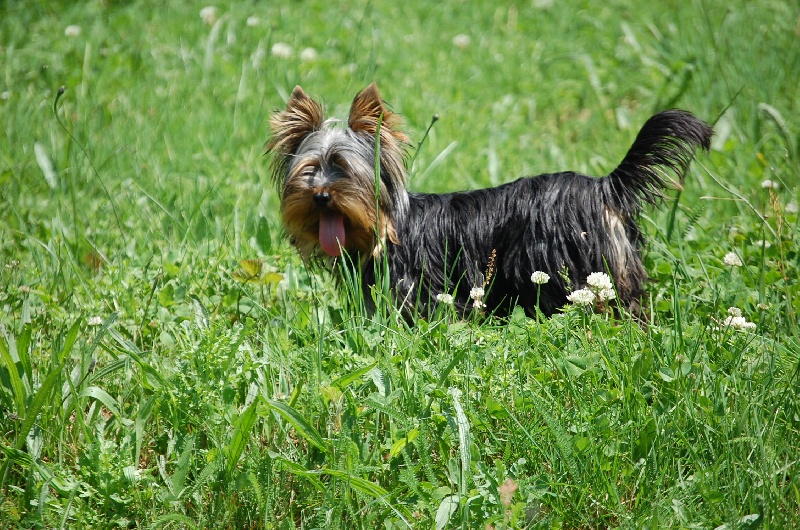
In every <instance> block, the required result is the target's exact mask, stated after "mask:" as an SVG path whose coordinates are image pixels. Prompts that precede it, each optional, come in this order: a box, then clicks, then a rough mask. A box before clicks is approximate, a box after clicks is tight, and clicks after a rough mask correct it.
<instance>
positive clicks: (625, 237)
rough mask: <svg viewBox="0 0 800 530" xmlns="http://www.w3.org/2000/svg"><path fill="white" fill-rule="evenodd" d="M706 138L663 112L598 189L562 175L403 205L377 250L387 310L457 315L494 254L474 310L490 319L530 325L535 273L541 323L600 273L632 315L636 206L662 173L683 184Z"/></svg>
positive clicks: (640, 270) (652, 197) (707, 133)
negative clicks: (445, 297)
mask: <svg viewBox="0 0 800 530" xmlns="http://www.w3.org/2000/svg"><path fill="white" fill-rule="evenodd" d="M711 135H712V129H711V128H710V127H709V126H708V125H707V124H705V123H704V122H702V121H700V120H698V119H697V118H695V117H694V116H692V115H691V114H689V113H688V112H684V111H679V110H670V111H666V112H662V113H659V114H656V115H655V116H653V117H652V118H650V120H648V121H647V123H646V124H645V125H644V127H643V128H642V130H641V131H640V133H639V135H638V136H637V138H636V141H635V142H634V144H633V146H632V147H631V149H630V150H629V151H628V153H627V155H626V156H625V158H624V159H623V161H622V162H621V163H620V165H619V166H618V167H617V168H616V169H615V170H614V171H612V172H611V174H609V175H608V176H606V177H602V178H595V177H588V176H584V175H580V174H577V173H573V172H563V173H554V174H546V175H540V176H537V177H532V178H523V179H519V180H517V181H515V182H511V183H508V184H504V185H501V186H498V187H496V188H490V189H481V190H475V191H467V192H458V193H446V194H441V195H434V194H422V193H410V194H409V195H408V199H409V205H408V209H407V211H406V213H405V214H404V215H402V216H399V217H395V218H394V219H393V222H394V226H395V230H396V232H397V236H398V240H399V244H394V243H391V242H389V243H387V245H386V249H385V252H386V258H387V260H388V264H389V272H390V278H391V283H392V285H394V286H395V293H394V296H395V298H396V300H397V301H405V308H404V309H405V310H406V311H407V312H409V311H410V312H413V308H414V307H415V306H416V309H417V310H418V311H419V312H420V313H422V314H428V313H429V312H430V311H431V310H432V309H433V308H434V307H435V304H436V303H437V302H436V298H435V297H436V295H437V294H440V293H450V294H452V295H453V296H454V302H455V305H456V307H457V308H458V309H459V310H461V311H466V310H468V309H469V308H470V307H471V300H470V298H469V294H470V289H471V288H472V287H475V286H483V282H484V279H485V275H486V274H487V272H489V271H488V270H487V267H488V265H489V261H490V257H491V256H492V253H493V251H494V252H495V254H496V255H495V258H494V268H493V271H492V273H493V278H492V280H491V284H490V285H489V286H487V293H486V296H485V299H484V302H485V304H486V310H487V311H489V312H494V313H495V314H500V315H503V314H507V313H509V311H510V310H511V309H512V308H513V307H514V305H516V304H518V305H520V306H522V307H523V308H524V309H525V311H526V312H527V313H528V314H529V315H534V314H535V312H536V310H535V306H536V301H537V286H536V285H534V284H533V283H532V282H531V274H532V273H533V272H534V271H537V270H540V271H544V272H546V273H547V274H549V276H550V281H549V282H548V283H547V284H545V285H542V286H541V294H540V298H539V308H540V309H541V311H542V312H543V313H544V314H545V315H551V314H552V313H554V312H555V311H556V310H557V309H558V308H559V307H562V306H563V305H565V304H566V303H567V300H566V296H567V295H568V294H569V293H570V291H571V290H574V289H577V288H579V287H583V286H584V285H585V280H586V278H587V276H588V275H589V274H591V273H592V272H608V273H610V275H611V277H612V278H613V280H614V284H615V288H616V290H617V295H618V300H619V303H620V305H621V306H622V307H624V308H626V309H628V310H629V311H631V312H632V313H634V314H636V315H638V314H639V312H640V298H641V296H642V294H643V292H644V283H645V281H646V279H647V274H646V272H645V269H644V266H643V264H642V259H641V250H642V245H643V243H644V237H643V235H642V233H641V231H640V230H639V227H638V226H637V224H636V218H637V217H638V214H639V213H640V211H641V208H642V203H643V202H648V203H651V204H655V203H657V202H658V201H659V199H660V198H661V197H662V189H663V188H664V187H665V185H666V184H667V180H666V174H665V173H664V170H668V171H671V172H672V173H675V174H676V175H677V176H678V178H679V180H680V181H681V182H682V181H683V177H684V174H685V172H686V170H687V168H688V165H689V163H690V162H691V160H692V159H693V157H694V152H695V150H696V149H697V148H703V149H705V150H708V149H709V145H710V139H711ZM374 259H375V258H371V259H369V260H368V261H367V262H366V263H364V264H363V267H362V271H363V282H364V284H365V286H369V285H372V284H374V282H375V277H374V270H375V264H374ZM377 259H382V256H381V257H378V258H377ZM564 273H566V276H567V277H568V278H569V281H565V279H564V278H563V277H562V276H563V275H564ZM366 292H368V290H366Z"/></svg>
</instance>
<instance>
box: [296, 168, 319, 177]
mask: <svg viewBox="0 0 800 530" xmlns="http://www.w3.org/2000/svg"><path fill="white" fill-rule="evenodd" d="M316 174H317V166H306V167H304V168H303V169H302V170H300V175H301V176H303V177H313V176H314V175H316Z"/></svg>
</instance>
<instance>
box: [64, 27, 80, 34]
mask: <svg viewBox="0 0 800 530" xmlns="http://www.w3.org/2000/svg"><path fill="white" fill-rule="evenodd" d="M80 34H81V27H80V26H76V25H74V24H70V25H69V26H67V27H66V28H64V35H66V36H67V37H77V36H78V35H80Z"/></svg>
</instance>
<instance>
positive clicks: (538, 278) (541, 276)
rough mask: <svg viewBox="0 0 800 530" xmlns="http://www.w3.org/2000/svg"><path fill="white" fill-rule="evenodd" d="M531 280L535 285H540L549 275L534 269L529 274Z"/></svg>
mask: <svg viewBox="0 0 800 530" xmlns="http://www.w3.org/2000/svg"><path fill="white" fill-rule="evenodd" d="M531 281H532V282H533V283H535V284H537V285H542V284H544V283H547V282H549V281H550V275H549V274H547V273H546V272H542V271H534V272H533V274H531Z"/></svg>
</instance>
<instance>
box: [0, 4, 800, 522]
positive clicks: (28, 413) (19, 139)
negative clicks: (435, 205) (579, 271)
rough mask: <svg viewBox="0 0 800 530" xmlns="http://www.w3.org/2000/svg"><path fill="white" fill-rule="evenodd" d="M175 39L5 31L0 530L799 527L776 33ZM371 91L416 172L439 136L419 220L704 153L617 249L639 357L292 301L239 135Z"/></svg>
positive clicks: (796, 45)
mask: <svg viewBox="0 0 800 530" xmlns="http://www.w3.org/2000/svg"><path fill="white" fill-rule="evenodd" d="M203 7H204V4H202V3H200V4H197V3H191V2H187V3H183V2H171V3H167V4H166V5H164V6H157V5H156V4H154V3H147V2H128V3H118V2H86V3H72V2H34V1H31V2H17V3H3V4H2V5H1V6H0V57H2V59H0V69H1V70H2V80H0V117H1V118H0V119H2V122H3V125H4V130H5V139H4V140H5V141H3V142H0V358H2V361H0V406H1V407H2V414H1V415H0V449H2V451H1V454H2V456H0V527H2V528H45V527H46V528H85V527H97V528H244V527H249V528H378V527H383V528H408V527H412V528H446V527H447V528H598V527H618V528H634V527H635V528H640V527H641V528H689V527H691V528H716V529H743V528H754V527H756V526H759V525H760V526H763V527H765V528H792V527H796V526H798V525H800V509H799V508H798V506H800V480H799V479H798V477H800V470H798V466H799V465H800V464H799V463H798V455H800V398H798V396H797V391H796V389H797V388H798V370H800V365H799V364H798V351H800V344H798V342H800V341H798V311H800V286H799V284H798V277H797V270H798V265H800V264H799V263H798V243H799V242H798V239H800V238H799V237H798V233H799V232H798V214H797V206H796V205H797V203H798V199H799V198H800V197H799V195H800V193H799V192H798V186H797V182H799V181H800V180H798V176H800V175H798V173H799V171H798V168H800V161H799V160H798V156H799V155H800V143H799V142H798V138H799V137H800V129H799V128H798V123H797V120H796V116H798V114H800V91H799V90H798V85H797V79H800V40H798V27H800V26H798V24H799V22H798V21H799V20H800V19H798V13H797V9H796V8H795V6H794V4H793V3H792V2H780V1H768V0H755V1H741V0H733V1H727V2H720V1H717V0H693V1H690V2H657V3H651V5H648V6H644V5H643V4H641V3H629V2H610V3H605V4H603V5H600V4H598V3H596V2H547V1H543V0H536V1H533V2H529V3H525V4H520V5H495V4H493V3H491V2H472V3H470V4H466V5H465V4H463V3H456V2H439V3H430V2H422V1H420V0H409V1H406V2H400V3H384V2H368V1H362V0H355V1H353V2H349V3H345V4H342V5H336V4H333V3H330V2H322V1H316V0H304V1H302V2H288V3H285V2H284V3H268V4H263V3H249V2H242V3H234V4H231V5H223V4H218V5H217V15H216V20H212V21H211V23H206V22H204V21H203V20H202V19H201V17H200V15H199V13H200V10H201V8H203ZM248 17H257V19H258V20H254V19H251V21H250V24H248V22H247V21H248ZM254 22H257V24H253V23H254ZM68 25H75V26H78V27H79V28H80V33H79V34H78V35H75V36H68V35H66V34H65V30H66V27H67V26H68ZM456 35H466V36H468V37H469V39H468V40H469V42H466V39H464V38H460V39H456V40H455V43H454V37H455V36H456ZM276 43H285V44H288V45H289V46H290V47H291V48H292V50H293V51H292V53H291V56H290V57H288V58H284V57H280V56H278V55H275V54H273V53H272V51H273V46H274V45H275V44H276ZM456 43H457V44H459V45H456ZM279 48H280V47H278V48H275V50H276V51H279ZM306 48H313V49H314V50H315V51H316V54H315V56H313V57H312V56H311V53H310V52H305V53H301V52H302V51H303V50H305V49H306ZM373 80H374V81H377V82H378V86H379V87H380V89H381V91H382V94H383V95H384V97H385V98H386V100H387V101H388V102H389V103H390V104H391V105H392V108H393V109H394V110H395V111H397V112H398V113H400V114H401V115H403V116H404V119H405V126H406V128H407V130H408V132H409V133H410V135H411V136H412V138H414V139H416V140H419V139H421V138H422V136H423V134H424V132H425V130H426V128H427V127H428V124H429V123H430V120H431V116H432V115H434V114H437V115H438V116H439V118H440V119H439V120H438V121H437V122H436V124H435V125H434V127H433V129H432V130H431V132H430V135H429V136H428V139H427V140H426V143H425V144H424V145H422V146H421V147H420V148H419V149H418V150H417V151H416V152H415V156H416V160H415V166H414V168H413V175H412V178H411V186H412V188H413V189H416V190H424V191H445V190H454V189H464V188H471V187H478V186H487V185H491V184H497V183H499V182H504V181H508V180H511V179H513V178H516V177H518V176H521V175H525V174H536V173H541V172H546V171H554V170H561V169H574V170H577V171H582V172H588V173H592V174H605V173H607V172H608V171H609V170H610V169H611V168H613V167H614V165H615V164H616V162H618V161H619V160H620V159H621V158H622V156H623V155H624V152H625V149H627V148H628V146H629V145H630V143H631V141H632V139H633V137H634V135H635V133H636V130H637V128H638V127H639V126H640V125H641V124H642V123H644V121H645V120H646V119H647V117H649V116H650V114H651V113H653V112H654V111H655V110H659V109H663V108H665V107H670V106H678V107H681V108H686V109H689V110H692V111H693V112H695V113H696V114H698V115H699V116H701V117H704V118H705V119H707V120H709V121H713V122H715V126H716V131H717V133H716V137H715V141H714V148H713V149H712V152H711V153H710V155H709V156H705V155H702V156H701V157H700V158H699V163H697V164H695V165H694V166H693V170H692V172H691V174H690V176H689V178H688V179H687V185H686V189H685V190H684V191H683V192H682V193H681V194H680V195H679V196H677V195H676V197H675V199H676V200H673V199H670V200H668V201H667V203H666V204H665V207H664V208H661V209H660V210H653V209H650V210H648V211H647V212H646V215H645V217H644V218H643V220H642V225H643V227H644V229H645V231H646V232H647V234H648V236H649V240H650V242H651V243H650V245H649V247H648V251H647V259H646V264H647V269H648V271H649V272H650V275H651V277H652V279H653V281H652V283H651V285H650V286H649V296H650V300H649V301H648V306H649V307H650V310H651V312H652V319H651V320H652V324H651V325H650V326H649V327H648V328H646V329H642V328H640V327H639V326H638V325H636V324H634V323H631V322H629V321H627V320H625V319H621V320H613V319H610V318H608V316H607V315H589V314H585V313H582V312H581V311H579V310H577V309H568V310H566V311H565V312H564V313H563V314H562V315H560V316H557V317H555V318H552V319H549V320H544V321H538V320H535V319H527V318H525V317H524V316H523V315H521V314H518V313H515V314H514V315H513V316H512V317H511V318H509V319H508V320H506V321H497V320H494V319H485V318H480V317H478V316H476V317H475V318H469V319H467V320H465V321H461V320H458V319H456V318H455V316H454V315H453V314H451V313H450V312H449V311H448V308H447V307H446V306H443V307H442V309H441V312H440V313H439V314H438V315H437V316H436V318H433V319H431V320H430V321H418V322H415V323H414V325H413V326H412V327H409V326H408V325H407V324H406V323H405V322H404V321H403V320H402V319H401V318H399V317H398V315H397V314H396V313H395V312H394V311H392V310H391V308H390V307H387V306H385V304H379V309H378V311H377V312H376V313H375V314H374V315H371V316H365V314H364V313H363V311H361V310H359V304H358V295H357V293H356V296H355V297H352V296H348V295H347V293H343V292H340V291H338V290H337V289H335V288H334V286H333V285H332V283H333V282H332V279H331V278H330V276H328V275H326V274H323V273H319V272H314V271H309V270H307V269H306V268H305V267H304V266H303V265H302V263H301V262H300V260H299V259H298V257H297V255H296V253H294V252H293V250H292V249H291V248H290V246H289V245H288V243H287V242H286V241H284V239H283V238H282V236H281V229H280V225H279V220H278V216H277V208H278V201H277V194H276V192H275V189H274V187H273V185H272V182H271V181H270V177H269V175H268V173H267V166H268V160H266V159H264V158H263V157H262V146H263V143H264V141H265V140H266V139H267V135H268V131H267V120H268V116H269V113H270V112H271V111H272V110H274V109H277V108H280V107H281V106H282V105H283V101H284V99H285V98H286V97H287V95H288V94H289V93H290V91H291V89H292V87H293V86H294V85H295V84H302V86H303V87H304V89H306V91H308V92H309V93H310V94H311V95H313V96H315V97H318V98H321V99H323V100H325V101H326V102H327V103H328V107H329V110H331V111H332V112H334V113H335V114H337V115H339V116H343V114H344V113H345V112H346V110H347V108H348V105H349V102H350V101H351V99H352V97H353V96H354V95H355V93H356V92H357V91H358V90H360V89H361V88H363V87H365V86H366V85H367V84H369V82H371V81H373ZM62 85H63V86H65V87H66V91H65V93H64V94H63V96H62V97H61V98H60V100H59V101H58V102H57V104H55V105H54V102H55V99H56V94H57V90H58V88H59V87H60V86H62ZM54 107H55V112H54ZM767 180H768V181H771V182H775V183H777V184H778V187H776V188H772V187H768V188H764V187H762V183H763V182H764V181H767ZM677 199H679V200H677ZM763 241H766V242H767V243H768V244H769V245H766V244H763V243H762V242H763ZM728 252H734V253H735V254H736V255H737V256H738V257H739V258H740V259H741V261H742V262H743V265H742V266H740V267H731V266H727V265H725V264H724V262H723V256H724V255H725V254H726V253H728ZM729 307H737V308H739V309H741V311H742V312H743V316H745V317H746V318H747V320H748V321H752V322H754V323H755V324H756V329H755V331H739V330H734V329H731V327H729V326H725V325H724V324H723V323H724V321H725V318H726V317H727V316H728V308H729Z"/></svg>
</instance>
